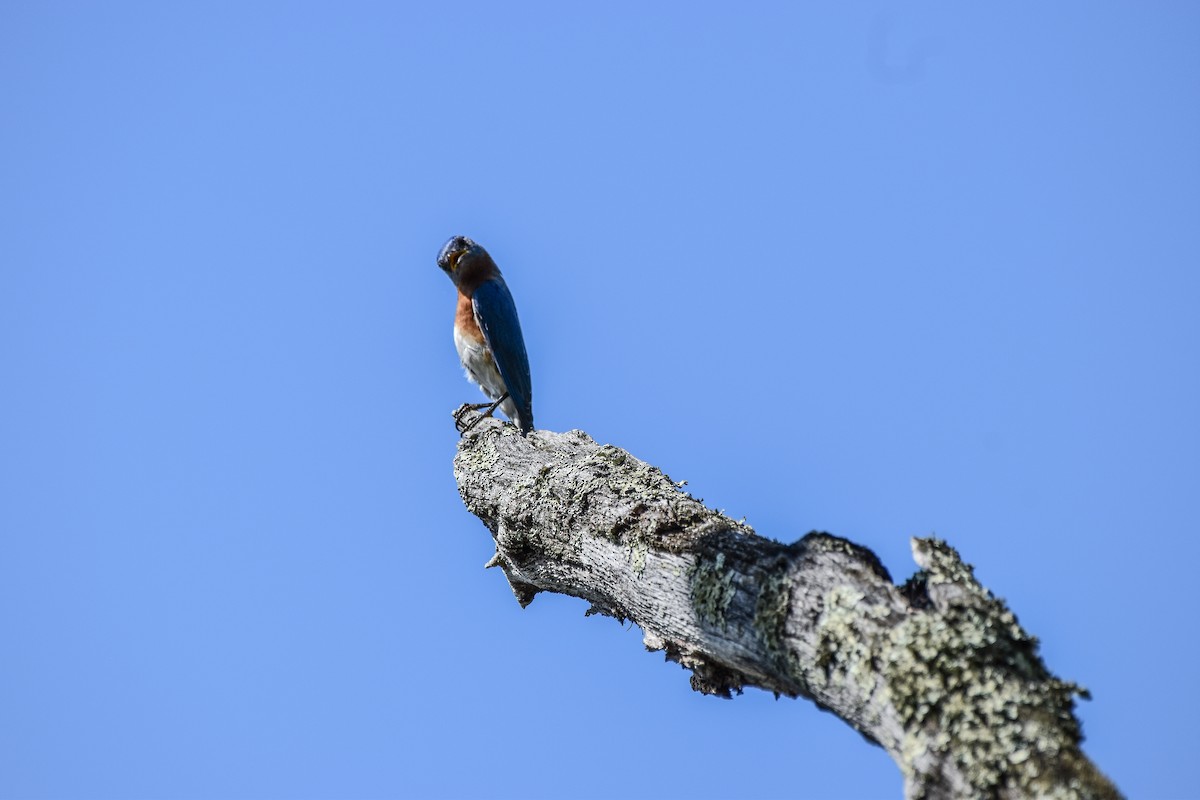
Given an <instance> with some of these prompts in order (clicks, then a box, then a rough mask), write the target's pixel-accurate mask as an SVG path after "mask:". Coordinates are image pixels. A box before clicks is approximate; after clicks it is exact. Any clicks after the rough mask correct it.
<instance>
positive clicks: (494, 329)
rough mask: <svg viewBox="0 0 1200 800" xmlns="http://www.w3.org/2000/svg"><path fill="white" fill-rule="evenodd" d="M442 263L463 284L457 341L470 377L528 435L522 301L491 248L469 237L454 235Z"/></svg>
mask: <svg viewBox="0 0 1200 800" xmlns="http://www.w3.org/2000/svg"><path fill="white" fill-rule="evenodd" d="M437 263H438V266H439V267H441V268H442V270H443V271H445V273H446V274H447V275H449V276H450V280H452V281H454V285H455V286H457V287H458V309H457V310H456V311H455V314H454V346H455V347H456V348H457V349H458V358H459V360H461V361H462V365H463V368H464V369H465V370H466V371H467V378H468V379H470V380H472V381H474V382H475V383H477V384H479V388H480V389H482V390H483V393H484V394H485V395H487V396H488V397H490V398H491V399H492V400H493V401H495V402H493V403H491V404H490V405H491V408H490V409H489V410H488V412H487V413H488V414H491V413H492V412H493V411H495V410H496V406H499V407H500V410H501V411H503V412H504V413H505V414H506V415H507V416H508V418H509V419H511V420H512V421H513V422H515V423H516V424H517V427H518V428H519V429H520V431H521V435H525V434H526V433H528V432H529V431H531V430H533V389H532V387H531V385H530V380H529V357H528V356H526V355H525V340H524V339H523V338H522V337H521V323H520V321H519V320H518V319H517V306H516V304H515V303H513V299H512V295H511V294H509V291H508V286H507V285H505V283H504V277H503V276H502V275H501V274H500V269H499V268H498V267H497V266H496V262H495V261H492V257H491V256H489V255H488V253H487V251H486V250H484V249H483V248H482V247H480V246H479V245H477V244H475V242H473V241H471V240H470V239H468V238H467V237H465V236H453V237H451V238H450V240H449V241H447V242H446V244H444V245H442V250H441V252H440V253H438V258H437ZM486 405H489V404H488V403H483V404H482V405H480V406H478V407H479V408H482V407H483V406H486ZM468 429H469V428H468ZM465 432H466V431H464V433H465Z"/></svg>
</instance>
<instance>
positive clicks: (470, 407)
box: [454, 392, 508, 436]
mask: <svg viewBox="0 0 1200 800" xmlns="http://www.w3.org/2000/svg"><path fill="white" fill-rule="evenodd" d="M507 399H508V393H507V392H505V393H504V394H502V395H500V398H499V399H498V400H497V401H496V402H494V403H463V404H462V406H461V407H460V408H459V409H458V411H456V412H454V427H456V428H458V432H459V435H460V436H466V435H467V431H469V430H471V428H474V427H475V426H476V425H478V424H479V423H480V422H481V421H482V420H483V419H485V418H487V417H490V416H491V415H492V414H494V413H496V409H497V408H499V407H500V404H501V403H503V402H504V401H505V400H507ZM481 408H486V409H487V411H485V412H483V413H482V414H480V415H479V416H478V417H476V418H475V419H473V420H471V422H470V424H468V425H467V427H465V428H464V427H462V418H463V414H465V413H466V412H468V411H478V410H479V409H481Z"/></svg>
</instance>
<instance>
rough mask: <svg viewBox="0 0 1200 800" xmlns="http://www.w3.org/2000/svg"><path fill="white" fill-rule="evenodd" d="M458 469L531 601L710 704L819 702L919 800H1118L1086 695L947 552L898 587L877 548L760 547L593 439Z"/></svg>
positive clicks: (478, 435) (480, 449)
mask: <svg viewBox="0 0 1200 800" xmlns="http://www.w3.org/2000/svg"><path fill="white" fill-rule="evenodd" d="M460 411H461V410H460ZM474 416H477V415H472V414H470V413H467V414H461V413H460V419H461V423H460V424H466V423H469V422H470V421H472V420H473V419H474ZM454 475H455V478H456V480H457V481H458V487H459V492H460V493H461V495H462V498H463V502H464V503H465V504H466V506H467V509H468V510H470V511H471V513H473V514H475V515H476V516H478V517H479V518H480V519H481V520H483V523H484V524H485V525H486V526H487V527H488V529H489V530H490V531H491V532H492V535H493V537H494V538H495V541H496V555H495V556H494V557H493V558H492V560H491V561H490V562H489V563H488V566H499V567H500V568H501V569H502V570H503V571H504V574H505V576H506V577H507V578H508V581H509V584H510V585H511V586H512V590H513V593H514V594H515V595H516V597H517V600H518V602H520V603H521V605H522V606H526V605H528V604H529V603H530V602H531V601H532V600H533V598H534V596H535V595H536V594H537V593H538V592H558V593H561V594H568V595H572V596H574V597H579V598H582V599H584V600H586V601H588V602H589V603H590V604H591V608H590V609H589V611H588V613H589V614H591V613H601V614H607V615H609V616H613V617H616V618H618V619H621V620H625V619H628V620H632V621H633V622H635V623H637V625H638V627H639V628H641V630H642V631H643V635H644V641H645V644H646V647H647V649H649V650H662V651H664V652H665V653H666V657H667V658H668V659H671V660H673V661H677V662H679V663H680V664H682V665H683V666H684V667H686V668H688V669H690V670H691V671H692V679H691V681H692V687H693V688H694V689H696V690H697V691H699V692H704V693H706V694H713V695H718V696H721V697H730V696H731V694H732V693H733V692H737V693H740V692H741V691H742V688H743V687H745V686H757V687H760V688H762V689H765V690H767V691H770V692H775V693H776V694H783V695H787V696H789V697H806V698H809V699H810V700H812V701H814V702H815V703H816V704H817V705H818V706H819V707H821V708H823V709H826V710H828V711H831V712H833V713H834V714H836V715H837V716H839V717H841V718H842V719H843V720H845V721H846V722H847V723H849V724H850V725H852V726H853V727H854V728H855V729H856V730H858V731H859V732H860V733H862V735H863V736H864V737H866V738H867V739H868V740H869V741H871V742H874V743H876V744H878V745H880V746H881V747H883V748H884V749H885V750H886V751H887V752H888V753H889V754H890V755H891V757H892V758H893V760H894V761H895V762H896V763H897V764H898V765H899V767H900V769H901V771H902V772H903V774H904V779H905V796H906V797H909V798H965V797H1000V798H1010V797H1011V798H1017V797H1063V798H1093V797H1095V798H1115V797H1119V796H1120V795H1119V793H1118V792H1117V790H1116V787H1115V786H1113V784H1112V783H1111V782H1109V780H1108V779H1107V778H1106V777H1105V776H1104V775H1103V774H1101V773H1100V771H1099V770H1098V769H1096V767H1095V766H1094V765H1093V764H1092V763H1091V761H1089V760H1088V758H1087V757H1086V756H1085V755H1084V754H1083V753H1082V751H1081V750H1080V742H1081V741H1082V738H1083V737H1082V734H1081V731H1080V727H1079V722H1078V720H1077V719H1076V718H1075V714H1074V696H1075V695H1077V694H1078V695H1082V696H1085V697H1086V691H1085V690H1084V689H1082V688H1081V687H1079V686H1077V685H1076V684H1074V683H1069V682H1066V681H1063V680H1060V679H1059V678H1056V677H1055V676H1054V675H1053V674H1051V673H1050V672H1049V671H1048V670H1047V669H1046V667H1045V665H1044V664H1043V663H1042V660H1041V658H1040V656H1039V655H1038V653H1037V640H1036V639H1035V638H1034V637H1033V636H1030V635H1029V634H1028V633H1026V632H1025V631H1024V630H1023V629H1022V628H1021V626H1020V625H1019V624H1018V623H1017V619H1016V617H1015V616H1014V615H1013V613H1012V612H1011V611H1009V610H1008V607H1007V606H1006V605H1005V604H1004V602H1003V601H1002V600H1000V599H998V598H996V597H993V596H992V594H991V593H990V592H989V591H988V590H987V589H985V588H984V587H983V586H981V585H980V584H979V583H978V582H977V581H976V580H975V578H974V576H973V574H972V568H971V566H970V565H968V564H964V563H963V562H962V561H961V560H960V558H959V556H958V553H957V552H955V550H954V549H953V548H952V547H950V546H949V545H947V544H946V543H945V542H942V541H940V540H937V539H913V542H912V545H913V557H914V559H915V560H916V562H917V565H918V566H919V567H920V570H919V571H918V572H916V574H914V575H913V576H912V577H911V578H909V579H908V580H907V581H906V582H905V583H904V584H903V585H900V586H897V585H896V584H894V583H893V582H892V579H891V577H890V576H889V575H888V572H887V570H886V569H884V567H883V565H882V564H881V563H880V561H879V559H878V558H877V557H876V556H875V555H874V553H872V552H871V551H870V550H867V549H866V548H863V547H860V546H858V545H856V544H853V543H851V542H849V541H847V540H845V539H841V538H838V537H836V536H831V535H829V534H827V533H818V532H813V533H810V534H808V535H807V536H805V537H804V538H802V539H800V540H799V541H797V542H794V543H792V544H781V543H779V542H776V541H773V540H771V539H767V538H765V537H762V536H759V535H757V534H756V533H755V532H754V531H753V530H752V529H751V528H750V527H749V526H747V525H745V524H744V523H741V522H738V521H735V520H733V519H730V518H729V517H726V516H725V515H724V514H721V513H719V512H717V511H713V510H711V509H709V508H707V507H705V506H704V505H703V504H702V503H701V502H699V501H698V500H696V499H695V498H693V497H692V496H691V495H689V494H687V493H685V492H683V491H681V490H680V488H679V487H678V486H677V485H676V484H674V483H672V482H671V480H670V479H669V478H668V477H667V476H666V475H664V474H663V473H662V471H661V470H659V469H658V468H656V467H653V466H651V465H649V464H647V463H645V462H643V461H639V460H638V459H636V458H634V457H633V456H631V455H629V454H628V453H627V452H625V451H624V450H621V449H619V448H616V447H613V446H612V445H598V444H596V443H595V442H594V441H593V440H592V439H591V438H589V437H588V436H587V434H585V433H583V432H582V431H569V432H567V433H554V432H551V431H534V432H533V433H531V434H530V435H529V436H528V437H522V436H520V435H518V433H517V430H516V428H514V427H513V426H512V425H507V424H504V423H501V422H499V421H497V420H494V419H484V420H482V421H481V422H480V423H479V424H478V425H477V426H476V427H475V428H474V430H472V431H471V432H470V433H469V434H468V435H467V436H466V437H464V438H463V439H462V440H461V441H460V442H459V446H458V455H457V456H456V457H455V459H454Z"/></svg>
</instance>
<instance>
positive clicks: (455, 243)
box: [437, 236, 495, 284]
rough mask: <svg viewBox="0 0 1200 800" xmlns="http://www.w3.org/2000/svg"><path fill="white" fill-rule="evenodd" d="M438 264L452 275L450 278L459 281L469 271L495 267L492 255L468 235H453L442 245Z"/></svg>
mask: <svg viewBox="0 0 1200 800" xmlns="http://www.w3.org/2000/svg"><path fill="white" fill-rule="evenodd" d="M437 263H438V266H439V267H441V268H442V271H443V272H445V273H446V274H447V275H449V276H450V280H452V281H454V282H455V283H456V284H457V283H459V282H460V281H461V280H462V279H463V278H464V276H466V275H467V274H468V273H472V272H475V271H477V270H478V269H480V268H484V267H490V268H491V269H495V264H494V263H493V262H492V259H491V256H489V255H488V254H487V251H486V250H484V249H483V248H482V247H480V246H479V245H477V244H475V242H474V241H473V240H471V239H468V238H467V237H466V236H451V237H450V238H449V239H448V240H446V243H445V244H444V245H442V249H441V251H440V252H439V253H438V257H437Z"/></svg>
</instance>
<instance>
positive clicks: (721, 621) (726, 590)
mask: <svg viewBox="0 0 1200 800" xmlns="http://www.w3.org/2000/svg"><path fill="white" fill-rule="evenodd" d="M689 577H690V578H691V596H692V608H694V609H695V611H696V615H697V616H698V617H699V618H700V619H701V620H702V621H703V622H705V623H706V624H708V625H711V626H713V627H719V628H725V627H726V625H727V620H726V616H725V612H726V610H727V609H728V608H729V604H730V602H732V600H733V595H734V592H735V591H736V590H735V588H734V585H733V578H734V573H733V571H732V570H727V569H725V554H724V553H717V555H716V557H715V558H713V559H711V560H709V559H706V558H701V559H698V560H697V561H696V564H695V566H694V567H693V568H692V570H691V573H690V576H689Z"/></svg>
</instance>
